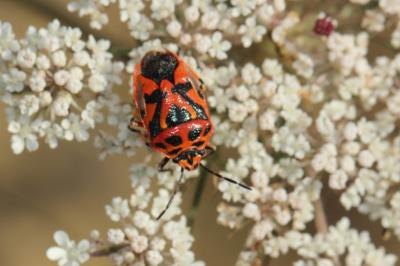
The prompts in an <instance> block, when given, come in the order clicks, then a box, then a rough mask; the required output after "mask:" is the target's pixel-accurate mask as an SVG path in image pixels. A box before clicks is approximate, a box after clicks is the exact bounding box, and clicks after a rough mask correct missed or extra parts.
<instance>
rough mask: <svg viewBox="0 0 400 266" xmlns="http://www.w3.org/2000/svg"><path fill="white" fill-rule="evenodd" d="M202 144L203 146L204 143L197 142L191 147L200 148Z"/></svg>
mask: <svg viewBox="0 0 400 266" xmlns="http://www.w3.org/2000/svg"><path fill="white" fill-rule="evenodd" d="M203 144H204V141H197V142H195V143H193V145H194V146H197V147H200V146H201V145H203Z"/></svg>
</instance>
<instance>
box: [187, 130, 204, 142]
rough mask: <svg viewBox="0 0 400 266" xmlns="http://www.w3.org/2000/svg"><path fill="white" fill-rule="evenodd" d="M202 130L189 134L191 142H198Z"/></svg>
mask: <svg viewBox="0 0 400 266" xmlns="http://www.w3.org/2000/svg"><path fill="white" fill-rule="evenodd" d="M202 130H203V129H202V128H201V127H198V128H194V129H192V130H190V131H189V134H188V137H189V140H191V141H194V140H196V139H197V138H198V137H199V136H200V133H201V131H202Z"/></svg>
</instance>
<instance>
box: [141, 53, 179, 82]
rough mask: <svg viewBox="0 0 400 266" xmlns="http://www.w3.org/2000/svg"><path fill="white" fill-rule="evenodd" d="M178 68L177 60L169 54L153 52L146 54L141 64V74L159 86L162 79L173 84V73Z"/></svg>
mask: <svg viewBox="0 0 400 266" xmlns="http://www.w3.org/2000/svg"><path fill="white" fill-rule="evenodd" d="M177 66H178V60H177V59H176V58H175V56H174V55H173V54H171V53H169V52H158V51H153V52H149V53H147V54H146V55H145V56H144V57H143V59H142V62H141V65H140V67H141V72H142V75H143V76H145V77H146V78H149V79H151V80H153V81H154V82H156V83H157V84H158V85H160V83H161V81H162V80H163V79H167V80H169V81H170V82H172V83H174V71H175V69H176V67H177Z"/></svg>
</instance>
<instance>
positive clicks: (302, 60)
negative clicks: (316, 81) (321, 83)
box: [293, 53, 314, 78]
mask: <svg viewBox="0 0 400 266" xmlns="http://www.w3.org/2000/svg"><path fill="white" fill-rule="evenodd" d="M293 68H294V69H295V70H296V72H297V73H298V74H299V75H301V76H303V77H305V78H311V77H312V75H313V74H314V62H313V61H312V59H311V57H310V56H308V55H306V54H303V53H301V54H299V56H298V58H297V59H296V61H294V62H293Z"/></svg>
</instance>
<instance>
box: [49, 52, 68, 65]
mask: <svg viewBox="0 0 400 266" xmlns="http://www.w3.org/2000/svg"><path fill="white" fill-rule="evenodd" d="M52 61H53V64H54V65H55V66H57V67H64V66H65V65H66V64H67V56H66V55H65V53H64V51H57V52H55V53H54V54H53V55H52Z"/></svg>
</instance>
